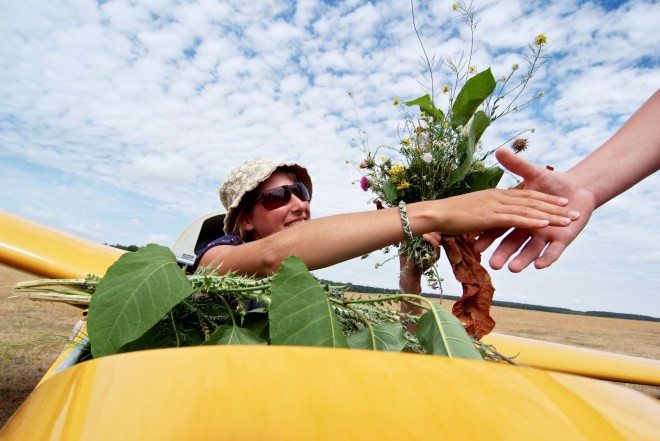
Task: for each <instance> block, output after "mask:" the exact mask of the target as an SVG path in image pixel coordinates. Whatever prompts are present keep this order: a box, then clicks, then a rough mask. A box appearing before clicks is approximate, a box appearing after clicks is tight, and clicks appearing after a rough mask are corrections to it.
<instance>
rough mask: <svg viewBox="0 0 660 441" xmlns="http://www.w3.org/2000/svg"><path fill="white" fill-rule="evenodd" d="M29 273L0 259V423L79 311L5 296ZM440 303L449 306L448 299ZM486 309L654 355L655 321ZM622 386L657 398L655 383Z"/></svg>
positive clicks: (552, 332)
mask: <svg viewBox="0 0 660 441" xmlns="http://www.w3.org/2000/svg"><path fill="white" fill-rule="evenodd" d="M34 278H35V277H34V276H32V275H30V274H28V273H24V272H20V271H16V270H14V269H11V268H8V267H6V266H2V265H0V426H2V425H3V424H4V423H5V422H6V421H7V419H8V418H9V417H10V416H11V414H12V413H14V412H15V411H16V409H17V408H18V406H19V405H20V404H21V403H22V402H23V400H25V398H26V397H27V395H28V394H29V393H30V392H31V391H32V389H34V387H35V386H36V384H37V383H38V382H39V380H40V379H41V377H42V376H43V375H44V373H45V372H46V370H47V369H48V368H49V367H50V365H51V364H52V363H53V361H54V360H55V358H56V357H57V355H58V354H59V352H60V351H61V350H62V348H63V347H64V345H65V342H66V338H67V337H68V335H69V333H70V331H71V329H72V327H73V325H74V324H75V323H76V321H77V320H78V318H79V317H80V310H79V309H77V308H74V307H72V306H68V305H61V304H54V303H38V302H32V301H29V300H27V299H25V298H9V297H10V295H11V288H10V287H11V285H13V284H14V283H16V282H19V281H23V280H31V279H34ZM443 305H444V306H445V307H446V308H451V302H447V301H445V303H443ZM491 315H492V316H493V318H494V319H495V321H496V322H497V326H496V328H495V331H496V332H499V333H502V334H510V335H516V336H520V337H529V338H536V339H540V340H545V341H551V342H556V343H563V344H570V345H574V346H580V347H585V348H591V349H598V350H604V351H610V352H616V353H621V354H627V355H633V356H639V357H646V358H651V359H655V360H660V345H658V344H657V341H658V335H660V322H645V321H634V320H622V319H611V318H603V317H584V316H575V315H566V314H556V313H548V312H540V311H527V310H521V309H511V308H502V307H493V308H492V310H491ZM30 341H32V342H34V344H32V345H30V344H28V343H29V342H30ZM18 346H23V347H22V348H21V347H18ZM627 386H629V387H632V388H635V389H637V390H640V391H642V392H644V393H648V394H650V395H653V396H655V397H658V398H660V388H656V387H647V386H638V385H627Z"/></svg>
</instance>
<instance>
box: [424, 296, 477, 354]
mask: <svg viewBox="0 0 660 441" xmlns="http://www.w3.org/2000/svg"><path fill="white" fill-rule="evenodd" d="M417 339H418V340H419V343H420V344H421V345H422V346H424V349H426V351H427V352H428V353H429V354H434V355H444V356H447V357H460V358H472V359H475V360H483V357H482V356H481V354H480V353H479V351H478V350H477V348H475V346H474V343H472V339H471V338H470V336H469V335H468V334H467V332H465V328H463V325H462V324H461V322H459V321H458V319H457V318H456V317H454V316H453V315H452V314H451V313H450V312H449V311H447V310H446V309H445V308H443V307H442V306H441V305H439V304H437V303H434V304H433V310H430V311H428V312H426V313H424V315H423V316H422V317H421V318H420V319H419V321H418V322H417Z"/></svg>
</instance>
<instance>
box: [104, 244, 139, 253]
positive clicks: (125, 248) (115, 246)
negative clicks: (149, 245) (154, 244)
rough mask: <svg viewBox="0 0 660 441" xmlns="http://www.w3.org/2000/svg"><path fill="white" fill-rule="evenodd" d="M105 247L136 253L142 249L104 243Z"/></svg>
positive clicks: (135, 246)
mask: <svg viewBox="0 0 660 441" xmlns="http://www.w3.org/2000/svg"><path fill="white" fill-rule="evenodd" d="M106 245H108V246H111V247H114V248H119V249H120V250H126V251H137V250H139V249H140V248H142V247H139V246H137V245H128V246H126V245H119V244H115V245H112V244H109V243H106Z"/></svg>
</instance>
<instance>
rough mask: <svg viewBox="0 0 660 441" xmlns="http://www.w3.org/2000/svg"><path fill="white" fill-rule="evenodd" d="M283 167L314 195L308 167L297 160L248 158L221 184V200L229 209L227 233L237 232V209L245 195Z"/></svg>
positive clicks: (226, 221)
mask: <svg viewBox="0 0 660 441" xmlns="http://www.w3.org/2000/svg"><path fill="white" fill-rule="evenodd" d="M281 167H286V168H289V169H290V170H291V171H292V172H293V173H294V174H295V175H296V177H297V178H298V181H300V182H302V183H303V184H305V186H306V187H307V190H309V196H310V198H311V196H312V180H311V179H310V177H309V173H307V169H306V168H305V167H303V166H302V165H299V164H296V163H295V162H275V161H271V160H270V159H265V158H255V159H248V160H247V161H245V162H244V163H243V165H241V166H240V167H238V168H236V169H234V170H232V171H231V173H229V176H227V179H225V181H224V182H223V183H222V185H221V186H220V202H222V205H224V207H225V208H226V209H227V216H225V234H235V233H236V232H235V229H236V226H235V225H234V224H235V223H236V211H237V210H236V209H237V208H238V206H239V205H240V204H241V202H242V201H243V197H244V196H245V195H246V194H248V193H249V192H251V191H252V190H254V189H255V188H257V187H258V186H259V184H261V183H262V182H264V181H265V180H266V179H268V178H269V177H270V175H272V174H273V172H274V171H275V170H277V169H278V168H281Z"/></svg>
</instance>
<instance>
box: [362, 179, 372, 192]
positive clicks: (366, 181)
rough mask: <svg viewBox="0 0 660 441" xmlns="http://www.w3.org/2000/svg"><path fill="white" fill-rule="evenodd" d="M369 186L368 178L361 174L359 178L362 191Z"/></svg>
mask: <svg viewBox="0 0 660 441" xmlns="http://www.w3.org/2000/svg"><path fill="white" fill-rule="evenodd" d="M370 186H371V183H370V182H369V179H367V177H366V176H362V179H360V188H361V189H362V190H363V191H368V190H369V187H370Z"/></svg>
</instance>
